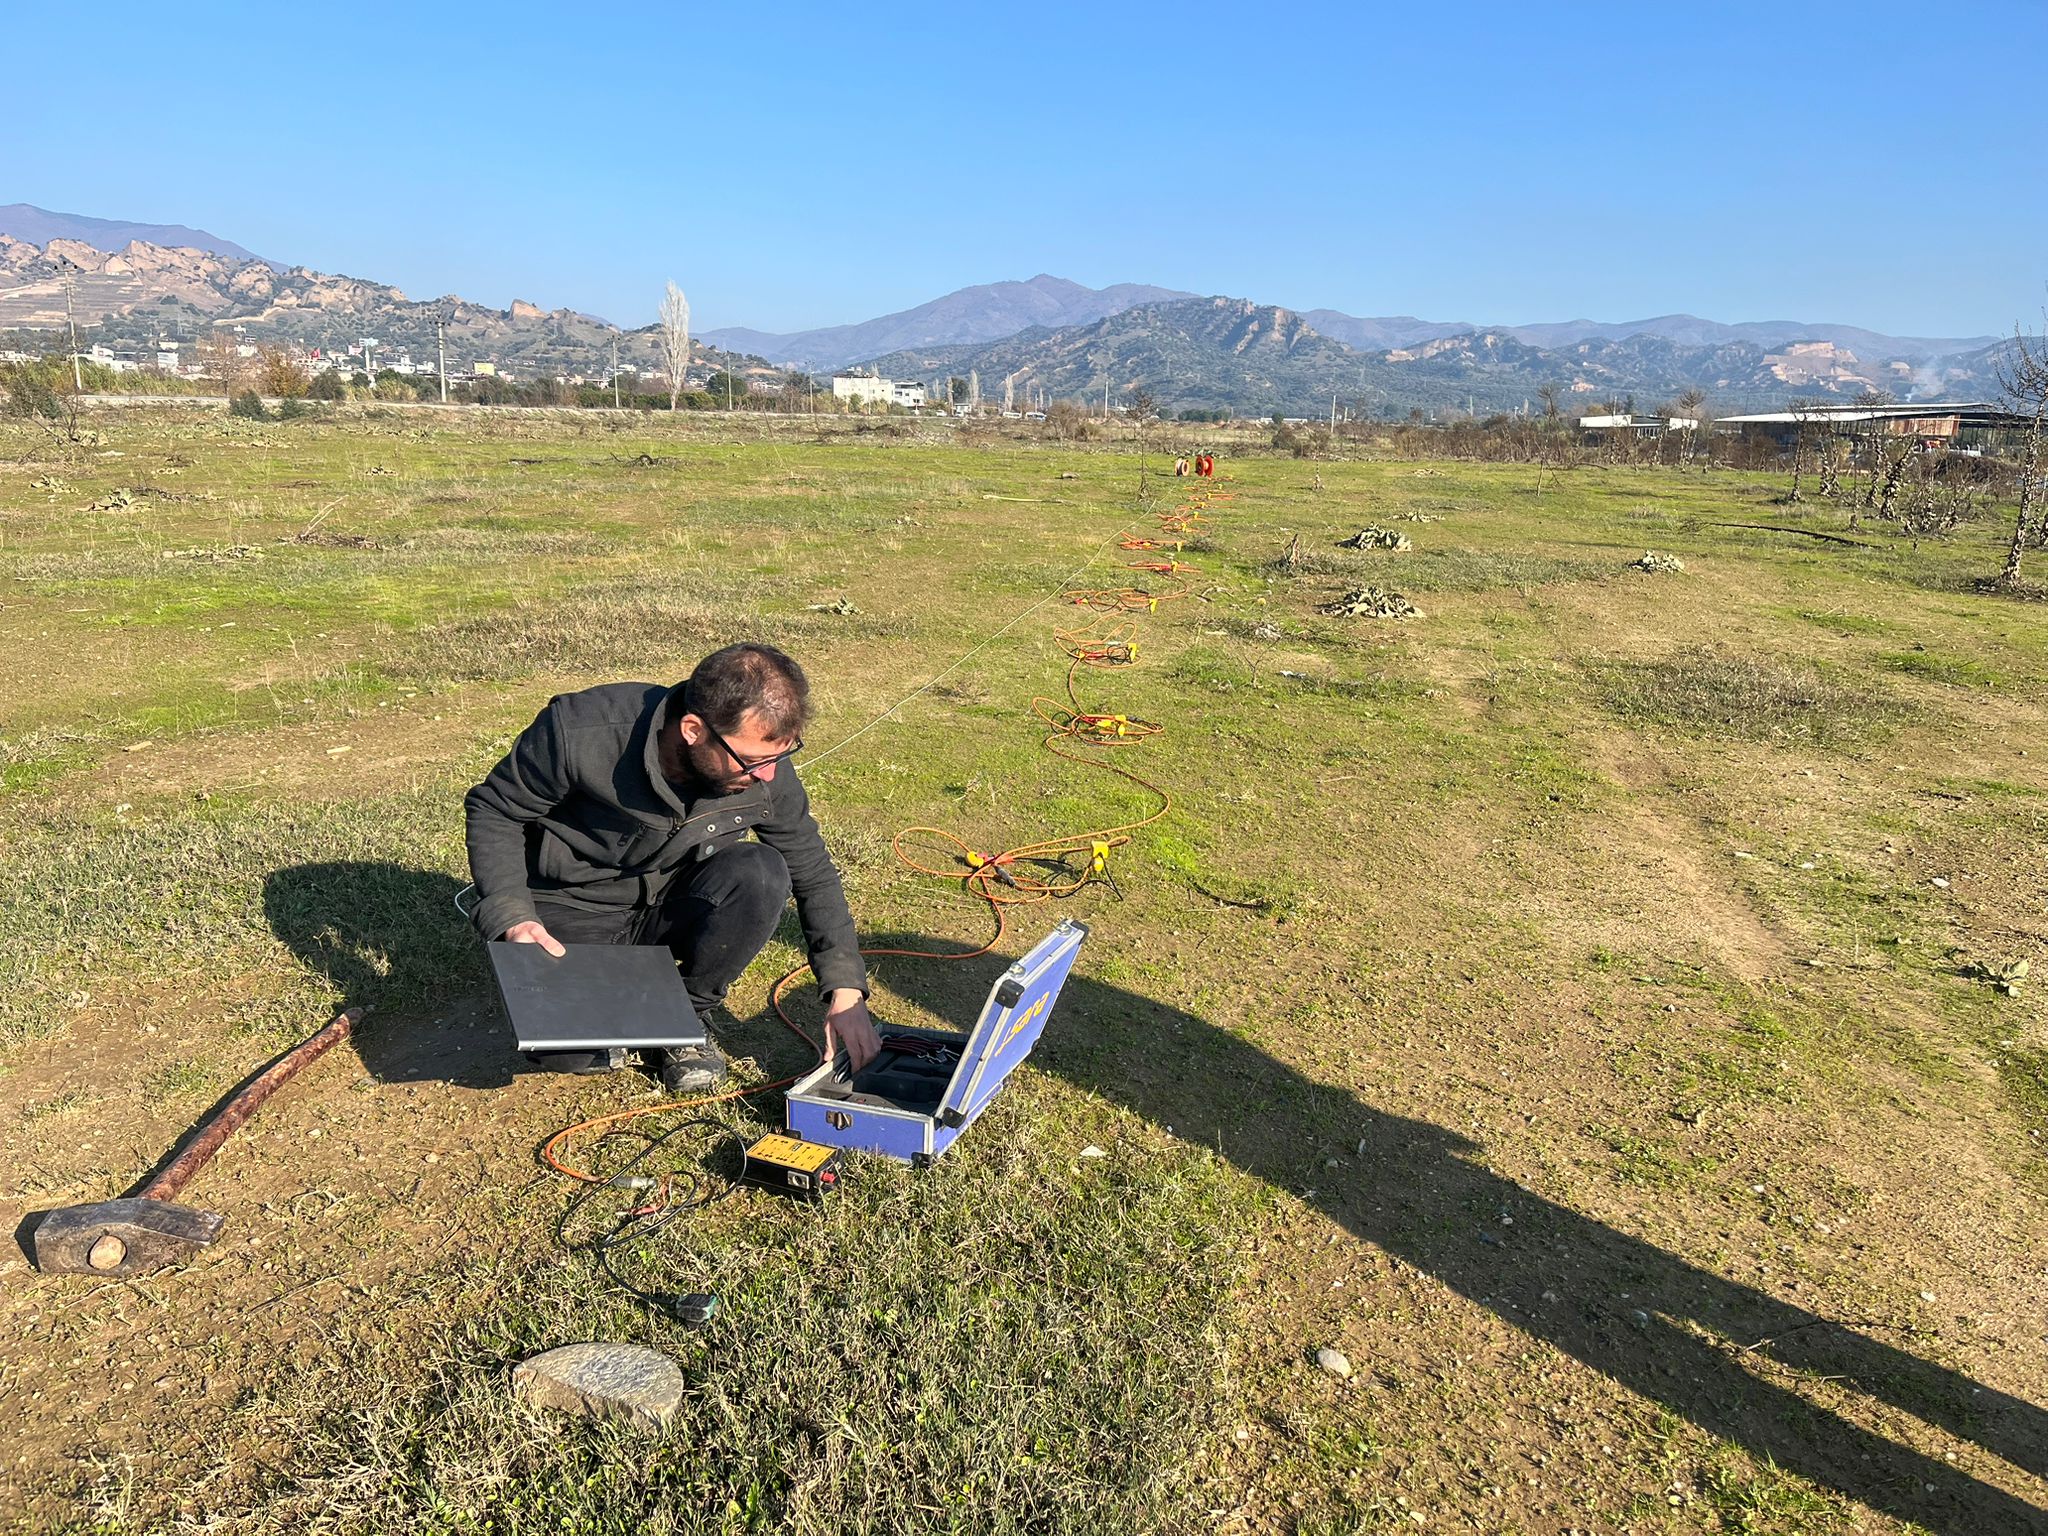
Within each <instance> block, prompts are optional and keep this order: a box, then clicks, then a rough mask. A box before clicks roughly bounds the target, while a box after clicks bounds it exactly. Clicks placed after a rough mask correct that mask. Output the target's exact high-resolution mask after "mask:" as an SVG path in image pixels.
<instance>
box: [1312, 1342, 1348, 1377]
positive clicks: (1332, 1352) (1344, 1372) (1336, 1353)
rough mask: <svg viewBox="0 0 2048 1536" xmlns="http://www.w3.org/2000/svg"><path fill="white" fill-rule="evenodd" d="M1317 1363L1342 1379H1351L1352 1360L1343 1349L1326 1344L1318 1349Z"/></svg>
mask: <svg viewBox="0 0 2048 1536" xmlns="http://www.w3.org/2000/svg"><path fill="white" fill-rule="evenodd" d="M1316 1364H1317V1365H1319V1366H1321V1367H1322V1368H1323V1369H1324V1370H1326V1371H1328V1372H1329V1373H1330V1374H1331V1375H1332V1376H1335V1377H1337V1378H1339V1379H1340V1380H1349V1379H1350V1376H1351V1360H1350V1357H1349V1356H1347V1355H1346V1354H1345V1353H1344V1351H1343V1350H1341V1349H1332V1348H1330V1346H1329V1345H1327V1344H1325V1345H1324V1346H1323V1347H1322V1348H1321V1349H1319V1350H1317V1351H1316Z"/></svg>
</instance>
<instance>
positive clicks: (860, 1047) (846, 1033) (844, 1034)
mask: <svg viewBox="0 0 2048 1536" xmlns="http://www.w3.org/2000/svg"><path fill="white" fill-rule="evenodd" d="M842 1050H843V1051H845V1052H846V1059H847V1061H848V1062H849V1063H851V1065H852V1067H853V1070H854V1071H856V1072H858V1071H860V1070H861V1068H863V1067H865V1066H866V1065H867V1064H868V1063H869V1062H871V1061H873V1060H874V1059H875V1058H876V1057H877V1056H879V1055H880V1054H881V1052H882V1042H881V1040H880V1039H879V1038H878V1037H877V1036H876V1034H875V1021H874V1020H873V1019H871V1018H869V1017H868V1000H867V999H866V998H865V997H862V996H861V995H860V989H859V988H857V987H836V988H834V989H833V990H832V991H830V992H827V993H826V994H825V1059H826V1060H827V1061H830V1060H832V1058H833V1057H834V1056H836V1055H837V1054H838V1053H839V1052H840V1051H842Z"/></svg>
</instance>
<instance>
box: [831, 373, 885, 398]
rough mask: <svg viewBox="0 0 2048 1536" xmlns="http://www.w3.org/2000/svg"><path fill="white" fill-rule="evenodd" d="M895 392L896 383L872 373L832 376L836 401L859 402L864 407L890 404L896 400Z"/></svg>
mask: <svg viewBox="0 0 2048 1536" xmlns="http://www.w3.org/2000/svg"><path fill="white" fill-rule="evenodd" d="M895 392H896V386H895V384H894V383H892V382H891V381H890V380H888V379H883V378H878V377H876V376H875V375H874V374H872V373H835V374H833V375H832V398H833V399H835V400H858V401H859V402H860V403H861V404H862V405H874V404H878V403H879V404H890V403H893V402H894V400H895V397H896V393H895Z"/></svg>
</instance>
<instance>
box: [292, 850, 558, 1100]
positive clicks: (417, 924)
mask: <svg viewBox="0 0 2048 1536" xmlns="http://www.w3.org/2000/svg"><path fill="white" fill-rule="evenodd" d="M461 889H462V885H461V882H459V881H457V880H455V879H453V878H452V877H450V876H448V875H445V874H441V873H439V872H438V871H433V870H424V869H408V868H406V867H405V866H404V865H400V864H391V863H385V862H381V861H371V860H360V861H355V860H349V861H341V860H337V861H334V862H331V863H322V864H294V865H292V866H290V867H289V868H286V869H280V870H277V871H275V872H274V873H272V874H271V875H270V877H269V878H268V879H266V880H265V881H264V883H263V913H264V916H265V917H266V918H267V919H268V920H269V923H270V927H271V931H272V932H274V933H275V934H276V935H277V936H278V938H280V939H281V940H283V941H284V943H285V944H286V945H287V946H288V947H289V948H290V949H291V951H292V953H293V954H295V955H296V956H298V958H299V960H300V962H301V963H302V964H304V965H305V966H307V967H308V968H309V969H311V970H313V971H316V972H318V973H319V974H321V975H323V976H325V977H326V978H327V979H328V981H329V982H331V983H332V984H333V987H334V990H335V991H336V992H337V993H338V994H340V997H341V1006H343V1007H353V1006H356V1005H358V1004H368V1005H371V1006H372V1008H373V1011H372V1012H371V1014H370V1016H369V1017H368V1018H367V1019H365V1020H364V1021H363V1023H362V1025H361V1027H360V1028H358V1029H357V1030H356V1032H355V1036H354V1040H355V1046H356V1049H357V1051H358V1052H359V1053H360V1054H361V1056H362V1058H363V1065H364V1066H365V1067H367V1068H368V1069H369V1072H370V1075H371V1076H372V1077H375V1078H376V1079H377V1080H378V1081H379V1082H386V1083H411V1082H446V1083H453V1084H456V1085H458V1086H460V1087H465V1088H502V1087H504V1086H505V1085H506V1084H508V1083H510V1082H511V1081H512V1077H513V1074H514V1072H515V1071H517V1070H518V1069H519V1068H520V1067H521V1066H522V1065H523V1063H522V1062H521V1060H520V1058H519V1056H518V1054H517V1053H516V1052H515V1051H514V1050H513V1049H512V1038H511V1035H510V1033H509V1031H508V1030H506V1028H505V1027H504V1025H503V1022H502V1020H501V1019H500V1018H499V1016H498V1014H497V1012H496V1011H495V1007H496V1004H495V997H496V989H495V988H494V987H493V986H492V984H491V978H490V968H489V966H488V964H487V963H486V961H485V958H484V948H483V945H482V944H481V943H480V942H479V941H478V939H477V936H476V930H475V929H474V928H472V927H471V926H470V924H469V921H468V920H467V919H466V918H464V917H463V916H462V914H461V913H459V912H458V911H456V909H455V896H456V893H457V892H458V891H460V890H461Z"/></svg>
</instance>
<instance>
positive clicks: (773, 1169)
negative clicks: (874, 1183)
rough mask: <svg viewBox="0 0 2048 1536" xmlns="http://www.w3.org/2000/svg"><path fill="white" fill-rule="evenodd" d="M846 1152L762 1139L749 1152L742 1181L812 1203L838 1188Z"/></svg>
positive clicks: (790, 1140) (820, 1145)
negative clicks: (809, 1198) (798, 1196)
mask: <svg viewBox="0 0 2048 1536" xmlns="http://www.w3.org/2000/svg"><path fill="white" fill-rule="evenodd" d="M845 1161H846V1153H845V1149H844V1148H841V1147H828V1146H826V1145H824V1144H823V1143H821V1142H815V1141H799V1140H798V1139H797V1138H796V1137H794V1136H763V1137H762V1138H761V1139H760V1140H758V1141H756V1142H755V1143H754V1144H753V1145H752V1146H750V1147H748V1148H747V1152H746V1163H745V1166H744V1168H743V1169H742V1177H744V1178H745V1179H746V1180H747V1181H748V1182H749V1183H751V1184H759V1185H762V1186H763V1187H765V1188H768V1189H779V1190H782V1191H784V1192H785V1193H788V1194H795V1195H809V1196H811V1197H812V1198H813V1199H815V1198H817V1197H818V1196H819V1195H822V1194H824V1193H825V1192H826V1191H827V1190H831V1189H836V1188H837V1187H838V1185H839V1174H840V1169H841V1167H842V1166H843V1164H844V1163H845Z"/></svg>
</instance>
